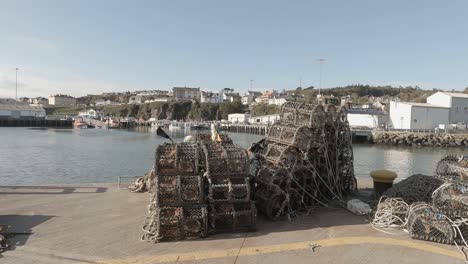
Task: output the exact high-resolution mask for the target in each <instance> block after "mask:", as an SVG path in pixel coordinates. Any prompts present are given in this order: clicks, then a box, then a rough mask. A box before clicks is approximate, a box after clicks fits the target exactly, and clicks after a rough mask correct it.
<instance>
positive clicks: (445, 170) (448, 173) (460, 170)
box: [436, 155, 468, 186]
mask: <svg viewBox="0 0 468 264" xmlns="http://www.w3.org/2000/svg"><path fill="white" fill-rule="evenodd" d="M436 177H438V178H441V179H443V180H444V181H448V182H453V183H456V184H459V185H465V186H468V156H454V155H448V156H446V157H444V158H443V159H441V160H440V161H439V162H438V163H437V167H436Z"/></svg>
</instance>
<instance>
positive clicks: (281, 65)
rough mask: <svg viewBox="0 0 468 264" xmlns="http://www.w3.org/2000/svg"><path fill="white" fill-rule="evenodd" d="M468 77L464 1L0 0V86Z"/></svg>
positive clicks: (0, 91) (69, 89)
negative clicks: (320, 65) (321, 65)
mask: <svg viewBox="0 0 468 264" xmlns="http://www.w3.org/2000/svg"><path fill="white" fill-rule="evenodd" d="M318 58H325V59H326V62H325V64H324V71H323V72H324V73H323V86H324V87H332V86H338V85H347V84H353V83H364V84H391V85H419V86H421V87H423V88H434V87H437V88H442V89H456V90H461V89H464V88H465V87H466V86H468V1H466V0H452V1H440V0H438V1H435V0H411V1H407V0H406V1H402V0H392V1H388V0H387V1H379V0H368V1H361V0H359V1H354V0H342V1H333V0H327V1H313V0H304V1H286V0H285V1H276V0H264V1H263V0H262V1H255V0H231V1H221V0H185V1H179V0H165V1H157V0H153V1H130V0H129V1H115V0H112V1H111V0H109V1H100V0H93V1H85V0H79V1H78V0H76V1H70V0H67V1H62V0H58V1H49V0H40V1H39V0H31V1H21V0H0V96H2V97H5V96H9V97H14V82H15V70H14V69H15V67H19V68H20V71H19V79H20V82H19V83H20V85H19V96H36V95H44V96H48V95H49V94H52V93H58V92H62V93H68V94H72V95H84V94H87V93H100V92H105V91H112V90H118V91H122V90H135V89H168V88H171V87H172V86H184V85H187V86H197V87H198V86H200V87H202V89H207V90H219V89H220V88H222V87H232V88H235V89H238V90H246V89H248V87H249V80H250V79H253V80H255V82H254V88H256V89H279V90H282V89H283V88H286V89H290V88H295V87H297V86H298V84H299V78H300V76H302V80H303V84H304V86H309V85H314V86H318V79H319V66H318V62H317V59H318Z"/></svg>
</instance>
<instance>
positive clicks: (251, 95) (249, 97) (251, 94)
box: [241, 91, 262, 105]
mask: <svg viewBox="0 0 468 264" xmlns="http://www.w3.org/2000/svg"><path fill="white" fill-rule="evenodd" d="M261 95H262V93H261V92H255V91H248V92H246V93H244V94H243V95H242V97H241V102H242V104H243V105H250V104H252V103H254V102H255V98H257V97H259V96H261Z"/></svg>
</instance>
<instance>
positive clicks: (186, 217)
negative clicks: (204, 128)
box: [143, 143, 208, 242]
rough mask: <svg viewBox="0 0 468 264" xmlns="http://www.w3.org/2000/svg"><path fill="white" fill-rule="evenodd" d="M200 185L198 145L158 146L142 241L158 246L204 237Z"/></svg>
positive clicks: (204, 210)
mask: <svg viewBox="0 0 468 264" xmlns="http://www.w3.org/2000/svg"><path fill="white" fill-rule="evenodd" d="M203 183H204V181H203V177H202V175H201V174H200V148H199V145H198V144H196V143H177V144H167V143H166V144H163V145H160V146H159V147H158V148H157V150H156V162H155V177H154V182H153V184H152V186H153V189H152V190H151V202H150V208H149V216H148V218H147V220H146V223H145V225H144V227H143V230H144V232H145V234H144V236H143V239H144V240H149V241H153V242H158V241H168V240H182V239H189V238H198V237H204V236H206V234H207V231H208V211H207V206H206V204H205V203H204V202H205V194H204V184H203Z"/></svg>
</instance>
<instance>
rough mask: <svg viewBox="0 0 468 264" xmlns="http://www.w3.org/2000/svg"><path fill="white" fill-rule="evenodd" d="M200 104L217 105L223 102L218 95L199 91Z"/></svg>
mask: <svg viewBox="0 0 468 264" xmlns="http://www.w3.org/2000/svg"><path fill="white" fill-rule="evenodd" d="M200 102H201V103H210V104H218V103H222V102H223V98H222V97H221V95H220V94H219V93H213V92H207V91H201V93H200Z"/></svg>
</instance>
